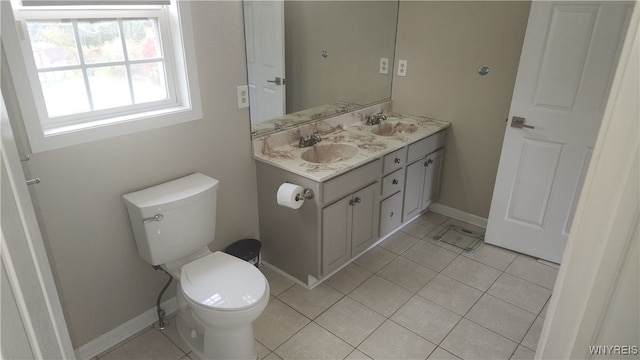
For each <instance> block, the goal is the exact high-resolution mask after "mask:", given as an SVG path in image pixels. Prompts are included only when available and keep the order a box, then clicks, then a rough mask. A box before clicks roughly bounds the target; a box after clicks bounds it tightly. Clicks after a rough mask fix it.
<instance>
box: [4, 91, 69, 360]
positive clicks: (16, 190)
mask: <svg viewBox="0 0 640 360" xmlns="http://www.w3.org/2000/svg"><path fill="white" fill-rule="evenodd" d="M0 104H1V105H2V106H1V109H0V110H1V111H2V113H1V114H0V116H1V119H0V120H1V125H2V126H1V131H2V138H1V140H0V142H1V144H0V175H1V179H0V192H1V195H0V197H1V198H2V206H1V214H2V215H1V221H0V230H1V237H0V238H1V243H0V245H1V249H0V253H1V256H0V258H1V261H0V263H1V269H0V270H1V271H0V272H1V273H2V276H1V278H2V284H1V285H0V286H1V287H2V289H1V290H0V291H1V292H2V296H1V302H2V306H1V308H2V315H1V316H2V323H1V324H0V328H1V332H2V348H1V354H2V358H4V359H14V358H21V359H22V358H24V359H73V358H74V357H75V356H74V353H73V348H72V346H71V341H70V339H69V333H68V331H67V327H66V323H65V320H64V317H63V315H62V308H61V306H60V300H59V299H58V293H57V291H56V288H55V284H54V282H53V277H52V275H51V269H50V267H49V262H48V260H47V255H46V252H45V249H44V244H43V242H42V236H41V234H40V229H39V228H38V224H37V221H36V217H35V212H34V210H33V205H32V203H31V198H30V196H29V192H28V190H27V185H26V183H25V177H24V173H23V171H22V167H21V164H20V160H19V158H18V151H17V149H16V144H15V141H14V139H13V133H12V131H11V126H10V124H9V120H8V116H7V112H6V110H5V106H4V100H2V98H1V97H0Z"/></svg>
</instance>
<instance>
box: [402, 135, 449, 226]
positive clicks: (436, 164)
mask: <svg viewBox="0 0 640 360" xmlns="http://www.w3.org/2000/svg"><path fill="white" fill-rule="evenodd" d="M445 139H446V132H444V131H442V132H439V133H436V134H434V135H432V136H430V137H428V138H426V139H422V140H420V141H417V142H416V143H414V144H411V145H409V148H408V153H407V163H408V164H409V165H407V168H406V172H405V185H404V186H405V187H404V205H403V211H402V221H403V222H405V221H408V220H411V219H412V218H414V217H415V216H417V215H419V214H420V213H421V212H422V211H423V210H425V209H427V207H429V205H431V203H433V202H434V201H435V200H436V199H437V197H438V195H439V192H440V178H441V176H442V162H443V158H444V148H443V147H444V142H445Z"/></svg>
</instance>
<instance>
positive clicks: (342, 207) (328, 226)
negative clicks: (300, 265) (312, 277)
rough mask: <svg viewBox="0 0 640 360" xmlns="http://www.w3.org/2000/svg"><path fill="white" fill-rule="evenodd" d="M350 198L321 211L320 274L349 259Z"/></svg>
mask: <svg viewBox="0 0 640 360" xmlns="http://www.w3.org/2000/svg"><path fill="white" fill-rule="evenodd" d="M350 202H351V196H348V197H346V198H344V199H342V200H340V201H338V202H337V203H335V204H333V205H331V206H328V207H326V208H324V209H322V273H323V274H328V273H330V272H331V271H333V270H335V269H337V268H338V267H339V266H340V265H342V264H344V263H345V262H346V261H347V260H349V259H350V258H351V211H352V207H353V206H352V205H351V204H350Z"/></svg>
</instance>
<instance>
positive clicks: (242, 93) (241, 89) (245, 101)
mask: <svg viewBox="0 0 640 360" xmlns="http://www.w3.org/2000/svg"><path fill="white" fill-rule="evenodd" d="M246 107H249V87H248V86H247V85H240V86H238V109H243V108H246Z"/></svg>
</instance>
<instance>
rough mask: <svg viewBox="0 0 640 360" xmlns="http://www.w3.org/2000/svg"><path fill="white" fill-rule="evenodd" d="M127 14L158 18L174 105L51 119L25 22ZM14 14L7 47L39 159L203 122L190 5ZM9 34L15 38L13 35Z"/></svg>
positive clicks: (16, 7)
mask: <svg viewBox="0 0 640 360" xmlns="http://www.w3.org/2000/svg"><path fill="white" fill-rule="evenodd" d="M14 1H15V0H14ZM123 11H126V12H127V14H128V15H127V16H131V15H135V16H137V17H154V18H158V26H159V28H160V31H161V34H160V35H161V37H162V38H163V41H162V44H163V56H164V60H165V61H164V63H165V69H166V70H165V71H166V75H167V85H168V86H167V87H168V89H167V91H168V95H169V100H166V101H159V102H152V103H146V104H145V103H143V104H134V105H130V106H125V107H120V108H117V109H107V110H94V111H91V112H89V113H82V114H78V115H71V116H64V117H61V118H60V119H63V120H64V121H62V122H61V121H59V119H58V120H56V118H49V116H48V112H47V108H46V104H45V102H44V95H43V94H42V89H41V86H40V80H39V77H38V70H37V69H36V65H35V61H34V59H33V52H32V50H31V44H30V40H29V38H28V35H26V34H27V32H26V21H28V20H39V19H40V20H46V19H68V18H78V19H81V18H118V17H122V12H123ZM14 14H15V16H16V20H17V21H16V28H15V29H13V30H17V31H16V32H15V34H6V31H5V27H4V26H3V31H2V33H3V40H2V42H3V45H4V46H5V50H6V55H7V61H8V62H9V68H10V70H11V72H12V76H13V78H14V86H15V89H16V93H17V95H18V102H19V105H20V108H21V110H22V113H23V118H24V124H25V129H26V132H27V137H28V139H29V145H30V148H31V152H33V153H38V152H42V151H48V150H53V149H58V148H63V147H67V146H71V145H78V144H82V143H88V142H92V141H97V140H101V139H106V138H111V137H115V136H120V135H126V134H131V133H135V132H138V131H145V130H151V129H155V128H159V127H164V126H170V125H175V124H179V123H184V122H187V121H194V120H199V119H202V105H201V101H200V91H199V84H198V76H197V73H196V66H197V64H196V61H195V47H194V43H193V29H192V27H191V11H190V5H189V1H180V2H179V3H178V2H177V1H176V0H172V1H171V4H170V5H164V6H161V5H144V6H91V7H85V8H84V9H83V8H81V7H78V6H56V7H39V6H29V7H22V6H20V4H19V3H16V4H14ZM119 14H120V16H119ZM4 21H5V18H4V15H3V22H4ZM9 30H10V31H9V32H11V30H12V29H9ZM12 35H15V36H12ZM164 39H166V40H168V41H164ZM171 83H173V87H172V88H170V87H171Z"/></svg>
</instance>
